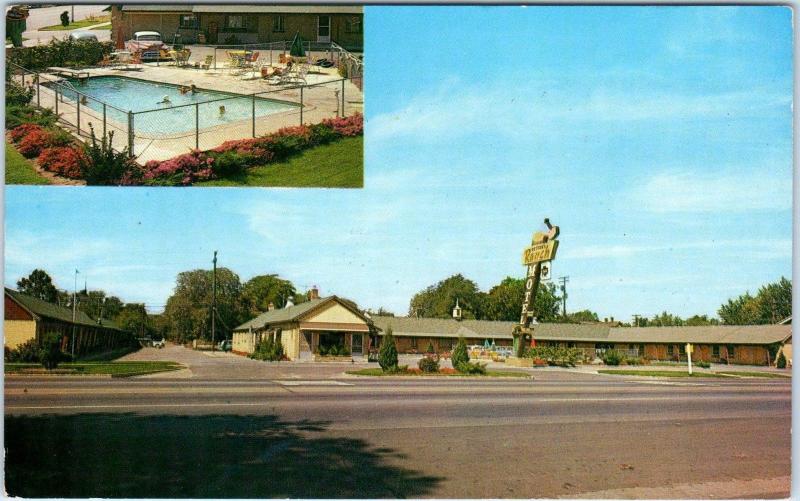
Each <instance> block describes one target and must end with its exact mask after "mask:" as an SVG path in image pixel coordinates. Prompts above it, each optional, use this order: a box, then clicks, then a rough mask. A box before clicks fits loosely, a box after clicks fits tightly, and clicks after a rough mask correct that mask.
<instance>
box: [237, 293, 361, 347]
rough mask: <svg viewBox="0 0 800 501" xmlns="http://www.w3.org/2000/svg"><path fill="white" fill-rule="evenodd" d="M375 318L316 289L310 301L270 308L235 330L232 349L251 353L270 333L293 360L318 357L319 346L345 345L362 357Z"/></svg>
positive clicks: (344, 300)
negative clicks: (321, 294)
mask: <svg viewBox="0 0 800 501" xmlns="http://www.w3.org/2000/svg"><path fill="white" fill-rule="evenodd" d="M372 329H373V328H372V321H371V320H370V319H369V317H367V316H366V315H365V314H363V313H362V312H361V311H360V310H359V309H358V307H357V306H356V305H355V303H353V302H351V301H348V300H346V299H342V298H339V297H337V296H329V297H324V298H321V297H319V291H318V290H317V289H311V291H310V292H309V301H307V302H305V303H300V304H297V305H293V304H291V303H288V304H287V306H286V307H284V308H277V309H276V308H270V309H269V310H268V311H266V312H265V313H262V314H261V315H259V316H257V317H256V318H254V319H252V320H250V321H249V322H245V323H243V324H242V325H240V326H238V327H236V328H235V329H234V330H233V347H232V351H233V352H234V353H236V354H239V355H249V354H250V353H253V352H254V351H255V349H256V346H257V345H258V343H259V342H260V341H261V340H263V339H266V337H267V336H270V337H271V338H272V340H273V341H275V340H278V339H280V341H281V345H282V346H283V350H284V353H285V354H286V356H287V357H288V358H289V359H290V360H297V361H309V362H310V361H316V360H319V359H320V357H319V353H320V347H322V348H323V351H325V352H327V351H328V350H329V349H330V347H332V346H336V347H337V348H340V347H346V348H347V349H348V350H349V351H350V353H351V356H352V358H354V359H359V358H363V357H364V356H365V355H366V354H367V353H368V350H369V334H370V332H371V331H372Z"/></svg>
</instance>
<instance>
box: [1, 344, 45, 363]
mask: <svg viewBox="0 0 800 501" xmlns="http://www.w3.org/2000/svg"><path fill="white" fill-rule="evenodd" d="M5 355H6V361H8V362H27V363H37V362H39V344H38V343H37V342H36V340H35V339H30V340H28V341H25V342H24V343H22V344H21V345H19V346H17V347H16V348H14V349H13V350H6V354H5Z"/></svg>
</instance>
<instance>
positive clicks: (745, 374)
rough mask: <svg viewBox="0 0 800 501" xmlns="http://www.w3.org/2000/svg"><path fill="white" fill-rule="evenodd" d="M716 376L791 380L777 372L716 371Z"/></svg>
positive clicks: (788, 375) (787, 375) (789, 376)
mask: <svg viewBox="0 0 800 501" xmlns="http://www.w3.org/2000/svg"><path fill="white" fill-rule="evenodd" d="M717 374H725V375H726V376H741V377H766V378H771V379H791V378H792V376H791V374H780V373H777V372H755V371H718V372H717Z"/></svg>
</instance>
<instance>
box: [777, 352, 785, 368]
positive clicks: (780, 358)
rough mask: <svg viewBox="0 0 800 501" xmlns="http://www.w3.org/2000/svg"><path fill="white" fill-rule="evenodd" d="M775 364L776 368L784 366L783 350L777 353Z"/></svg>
mask: <svg viewBox="0 0 800 501" xmlns="http://www.w3.org/2000/svg"><path fill="white" fill-rule="evenodd" d="M775 366H776V367H777V368H778V369H785V368H786V356H785V355H784V354H783V350H781V352H780V353H779V354H778V361H777V362H776V363H775Z"/></svg>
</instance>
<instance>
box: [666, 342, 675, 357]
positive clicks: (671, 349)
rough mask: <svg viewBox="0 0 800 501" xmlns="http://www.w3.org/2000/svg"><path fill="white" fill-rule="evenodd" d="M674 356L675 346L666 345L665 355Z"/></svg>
mask: <svg viewBox="0 0 800 501" xmlns="http://www.w3.org/2000/svg"><path fill="white" fill-rule="evenodd" d="M674 354H675V346H673V345H671V344H668V345H667V355H668V356H670V357H671V356H672V355H674Z"/></svg>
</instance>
